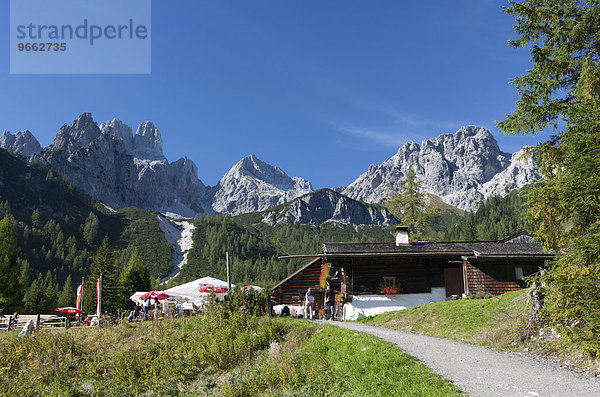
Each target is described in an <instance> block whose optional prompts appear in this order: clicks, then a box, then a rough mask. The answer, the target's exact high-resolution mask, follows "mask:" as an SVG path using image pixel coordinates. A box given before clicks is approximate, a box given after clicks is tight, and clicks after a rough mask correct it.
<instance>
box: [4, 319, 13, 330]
mask: <svg viewBox="0 0 600 397" xmlns="http://www.w3.org/2000/svg"><path fill="white" fill-rule="evenodd" d="M12 317H13V316H8V324H7V325H6V330H7V331H9V330H10V326H11V325H12Z"/></svg>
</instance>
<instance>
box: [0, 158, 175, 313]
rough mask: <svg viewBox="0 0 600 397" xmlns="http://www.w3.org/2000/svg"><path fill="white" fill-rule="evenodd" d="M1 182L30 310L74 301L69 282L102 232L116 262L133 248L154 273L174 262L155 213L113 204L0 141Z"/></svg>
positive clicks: (83, 271)
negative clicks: (102, 201) (95, 198)
mask: <svg viewBox="0 0 600 397" xmlns="http://www.w3.org/2000/svg"><path fill="white" fill-rule="evenodd" d="M0 187H1V190H0V219H3V218H6V219H8V221H9V222H10V224H11V225H12V228H13V230H14V232H15V234H16V237H17V247H18V248H17V249H18V256H17V263H18V265H19V266H18V267H19V270H20V271H19V274H18V275H16V277H18V278H19V287H20V289H21V295H22V296H23V299H24V306H25V308H26V309H28V310H27V311H42V312H48V311H50V310H52V309H53V308H54V307H56V305H58V304H59V298H60V297H61V296H64V299H63V300H62V301H61V302H60V303H61V304H68V305H73V298H74V289H75V287H76V286H77V284H78V283H79V282H80V280H81V278H82V277H83V276H86V275H87V274H88V273H89V268H90V265H91V263H92V262H93V260H94V255H95V253H96V251H97V249H98V248H99V246H100V243H101V242H102V239H103V238H104V236H108V238H109V241H110V243H111V245H112V247H113V249H114V250H115V257H116V262H117V268H118V269H119V270H122V269H123V267H124V266H125V264H126V263H127V261H128V260H129V258H130V256H131V253H132V252H133V251H134V250H136V249H137V251H138V253H139V256H140V258H141V260H142V262H143V263H144V264H145V266H147V268H148V269H149V271H150V276H151V277H152V278H153V279H154V278H159V277H162V276H164V275H165V274H166V273H167V272H168V270H169V269H170V267H171V263H172V262H171V260H172V259H171V246H170V245H169V244H168V243H167V242H166V241H165V239H164V236H163V235H162V232H161V231H160V229H159V227H158V222H157V220H156V214H155V213H152V212H148V211H144V210H139V209H137V208H123V209H119V210H118V211H114V210H112V211H111V210H109V209H107V208H106V207H104V206H103V205H102V204H99V203H97V202H94V201H93V200H92V199H91V198H90V197H89V196H87V195H86V194H84V193H83V192H81V191H80V190H79V189H78V188H76V187H75V186H74V185H72V184H71V183H70V182H69V181H68V180H67V179H66V178H64V177H63V176H61V175H59V174H57V173H55V172H53V171H52V170H50V169H49V168H47V167H46V166H45V165H43V164H40V163H38V162H32V163H27V162H26V161H24V159H22V158H19V157H16V156H14V155H12V154H10V153H8V152H7V151H5V150H1V149H0ZM113 211H114V212H113ZM10 277H15V275H11V276H10ZM69 277H70V279H69V280H67V279H68V278H69ZM67 281H69V282H67Z"/></svg>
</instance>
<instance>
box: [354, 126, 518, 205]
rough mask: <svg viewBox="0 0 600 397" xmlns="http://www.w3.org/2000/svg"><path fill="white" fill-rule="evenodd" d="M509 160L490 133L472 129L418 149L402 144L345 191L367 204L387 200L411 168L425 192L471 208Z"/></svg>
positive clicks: (463, 129) (480, 129) (471, 127)
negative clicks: (389, 156) (484, 187)
mask: <svg viewBox="0 0 600 397" xmlns="http://www.w3.org/2000/svg"><path fill="white" fill-rule="evenodd" d="M510 158H511V156H510V155H509V154H508V153H504V152H502V151H501V150H500V148H499V147H498V142H497V141H496V139H494V136H493V135H492V134H491V132H490V131H488V130H487V129H485V128H482V127H477V126H474V125H469V126H465V127H462V128H460V129H458V131H456V132H455V133H454V134H442V135H440V136H438V137H437V138H434V139H426V140H424V141H423V142H422V143H421V145H420V146H419V145H418V144H416V143H415V142H408V143H406V144H404V145H403V146H401V147H400V149H399V150H398V152H397V153H396V154H395V155H394V156H392V157H391V158H390V159H389V160H387V161H386V162H384V163H382V164H380V165H374V166H373V165H372V166H371V167H369V169H368V170H367V172H365V173H364V174H362V175H361V176H360V177H359V178H358V179H357V180H356V181H354V182H353V183H352V184H350V185H348V187H346V188H345V189H344V191H343V193H344V194H346V195H347V196H349V197H352V198H355V199H358V200H362V201H366V202H369V203H380V202H383V201H385V200H386V199H387V198H389V197H390V196H391V195H392V194H394V193H395V192H397V191H398V189H399V186H398V182H399V181H401V180H403V179H404V178H405V177H406V174H407V172H408V169H409V168H413V169H414V170H415V172H416V174H417V179H418V180H421V181H422V182H423V187H424V189H425V190H426V191H427V192H429V193H432V194H435V195H436V196H439V197H440V198H441V199H442V200H443V201H444V202H446V203H448V204H451V205H454V206H457V207H459V208H462V209H468V208H471V207H472V206H473V205H474V204H476V203H477V202H478V201H480V200H481V199H482V198H483V197H484V193H483V191H482V190H483V184H484V183H486V182H488V181H490V180H491V179H492V178H493V177H494V175H496V174H497V173H499V172H501V171H502V170H504V169H506V167H508V165H509V164H510Z"/></svg>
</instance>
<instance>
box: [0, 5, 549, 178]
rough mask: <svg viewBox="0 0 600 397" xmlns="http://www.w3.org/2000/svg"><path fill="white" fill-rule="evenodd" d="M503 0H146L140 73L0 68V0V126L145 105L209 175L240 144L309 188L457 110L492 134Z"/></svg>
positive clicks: (504, 27)
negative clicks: (148, 61) (146, 60)
mask: <svg viewBox="0 0 600 397" xmlns="http://www.w3.org/2000/svg"><path fill="white" fill-rule="evenodd" d="M504 4H506V2H504V1H492V0H490V1H485V0H468V1H467V0H453V1H441V0H440V1H433V0H430V1H416V0H415V1H376V2H374V1H366V0H364V1H352V0H350V1H348V0H343V1H342V0H338V1H322V0H321V1H291V0H272V1H259V0H252V1H247V0H239V1H229V0H224V1H198V0H180V1H171V2H167V1H158V0H156V1H152V73H151V74H150V75H133V76H132V75H66V76H63V75H10V74H9V59H8V54H9V51H8V46H9V44H8V43H9V37H8V30H9V29H8V22H9V21H8V11H9V7H8V1H3V2H1V4H0V15H2V16H3V18H2V23H3V24H4V25H5V27H4V28H3V29H0V43H2V46H3V47H4V51H3V54H4V55H3V56H2V58H1V59H2V62H1V63H0V131H1V130H10V131H12V132H16V131H19V130H24V129H29V130H31V131H32V132H33V133H34V135H35V136H36V137H37V138H38V139H39V140H40V143H41V144H42V146H47V145H48V144H50V143H51V142H52V139H53V137H54V135H55V134H56V132H57V131H58V129H59V128H60V126H61V125H62V124H64V123H71V122H72V121H73V120H74V119H75V118H76V117H77V116H78V115H79V114H80V113H83V112H92V114H93V116H94V118H95V120H96V121H98V122H99V123H100V122H103V121H106V120H108V119H112V118H113V117H116V118H118V119H121V120H123V121H124V122H126V123H127V124H129V125H131V126H132V127H133V128H134V129H135V128H136V126H137V124H139V123H140V122H141V121H144V120H152V121H153V122H154V123H155V124H156V125H157V127H158V128H159V130H160V131H161V133H162V136H163V141H164V152H165V155H166V156H167V158H168V159H169V160H170V161H175V160H177V159H178V158H180V157H183V156H187V157H188V158H190V159H192V160H193V161H194V162H195V163H196V164H197V165H198V168H199V177H200V179H201V180H202V181H203V182H204V183H206V184H210V185H214V184H216V183H217V182H218V180H219V178H220V177H221V176H222V175H223V174H224V173H225V172H226V171H227V170H228V169H229V168H230V167H231V166H232V165H233V164H235V163H236V162H237V161H238V160H239V159H241V158H242V157H243V156H246V155H248V154H251V153H254V154H256V155H257V156H258V157H260V158H261V159H263V160H265V161H267V162H269V163H271V164H274V165H278V166H280V167H281V168H282V169H283V170H284V171H286V172H287V173H288V174H289V175H290V176H300V177H303V178H305V179H308V180H310V181H311V182H312V183H313V185H314V186H315V187H316V188H320V187H331V186H339V185H345V184H349V183H351V182H352V181H353V180H354V179H355V178H356V177H357V176H358V175H359V174H360V173H362V172H364V171H365V170H366V169H367V168H368V167H369V164H371V163H381V162H382V161H385V160H387V159H388V158H389V157H391V156H392V155H393V154H394V153H395V152H396V151H397V149H398V147H399V146H400V145H402V144H403V143H404V142H407V141H410V140H414V141H417V142H419V143H420V142H421V140H423V139H426V138H433V137H435V136H437V135H439V134H440V133H448V132H454V131H456V130H457V129H458V128H460V127H461V126H462V125H466V124H476V125H481V126H484V127H486V128H488V129H490V130H491V131H492V133H493V134H494V135H495V137H496V138H497V139H498V141H499V143H500V148H501V149H502V150H504V151H507V152H513V151H516V150H518V149H519V148H520V147H522V146H523V145H526V144H535V143H537V142H538V141H540V140H543V139H544V138H545V137H544V136H535V137H522V136H503V135H502V134H500V133H499V132H498V130H497V128H496V127H495V123H494V121H495V120H501V119H502V118H503V117H504V115H505V114H506V113H509V112H511V111H512V110H513V109H514V102H515V100H516V99H517V95H516V90H515V89H514V87H512V86H511V85H510V84H509V80H510V79H511V78H513V77H515V76H517V75H518V74H520V73H522V72H524V71H525V70H526V69H527V68H529V53H528V52H527V51H526V50H516V49H512V48H510V47H508V46H507V45H506V41H507V40H509V39H511V38H514V37H515V33H514V31H513V28H512V24H513V21H512V19H511V18H510V17H509V16H507V15H505V14H504V13H503V12H502V11H501V9H500V6H501V5H504Z"/></svg>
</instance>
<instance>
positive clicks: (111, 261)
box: [84, 236, 122, 314]
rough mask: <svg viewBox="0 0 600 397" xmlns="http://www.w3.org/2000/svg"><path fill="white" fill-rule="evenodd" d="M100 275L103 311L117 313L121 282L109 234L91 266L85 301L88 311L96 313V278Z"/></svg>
mask: <svg viewBox="0 0 600 397" xmlns="http://www.w3.org/2000/svg"><path fill="white" fill-rule="evenodd" d="M100 275H102V294H101V297H102V302H101V303H102V313H111V314H116V313H117V310H118V309H119V307H120V304H121V296H122V295H121V284H120V278H119V276H118V274H117V266H116V262H115V258H114V254H113V250H112V247H111V246H110V241H109V239H108V236H106V237H104V239H103V240H102V245H100V248H98V251H96V257H95V258H94V262H93V263H92V264H91V266H90V276H89V277H88V279H87V282H86V292H85V301H84V304H85V307H86V309H87V312H88V313H94V312H95V309H96V280H97V279H98V278H100Z"/></svg>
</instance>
